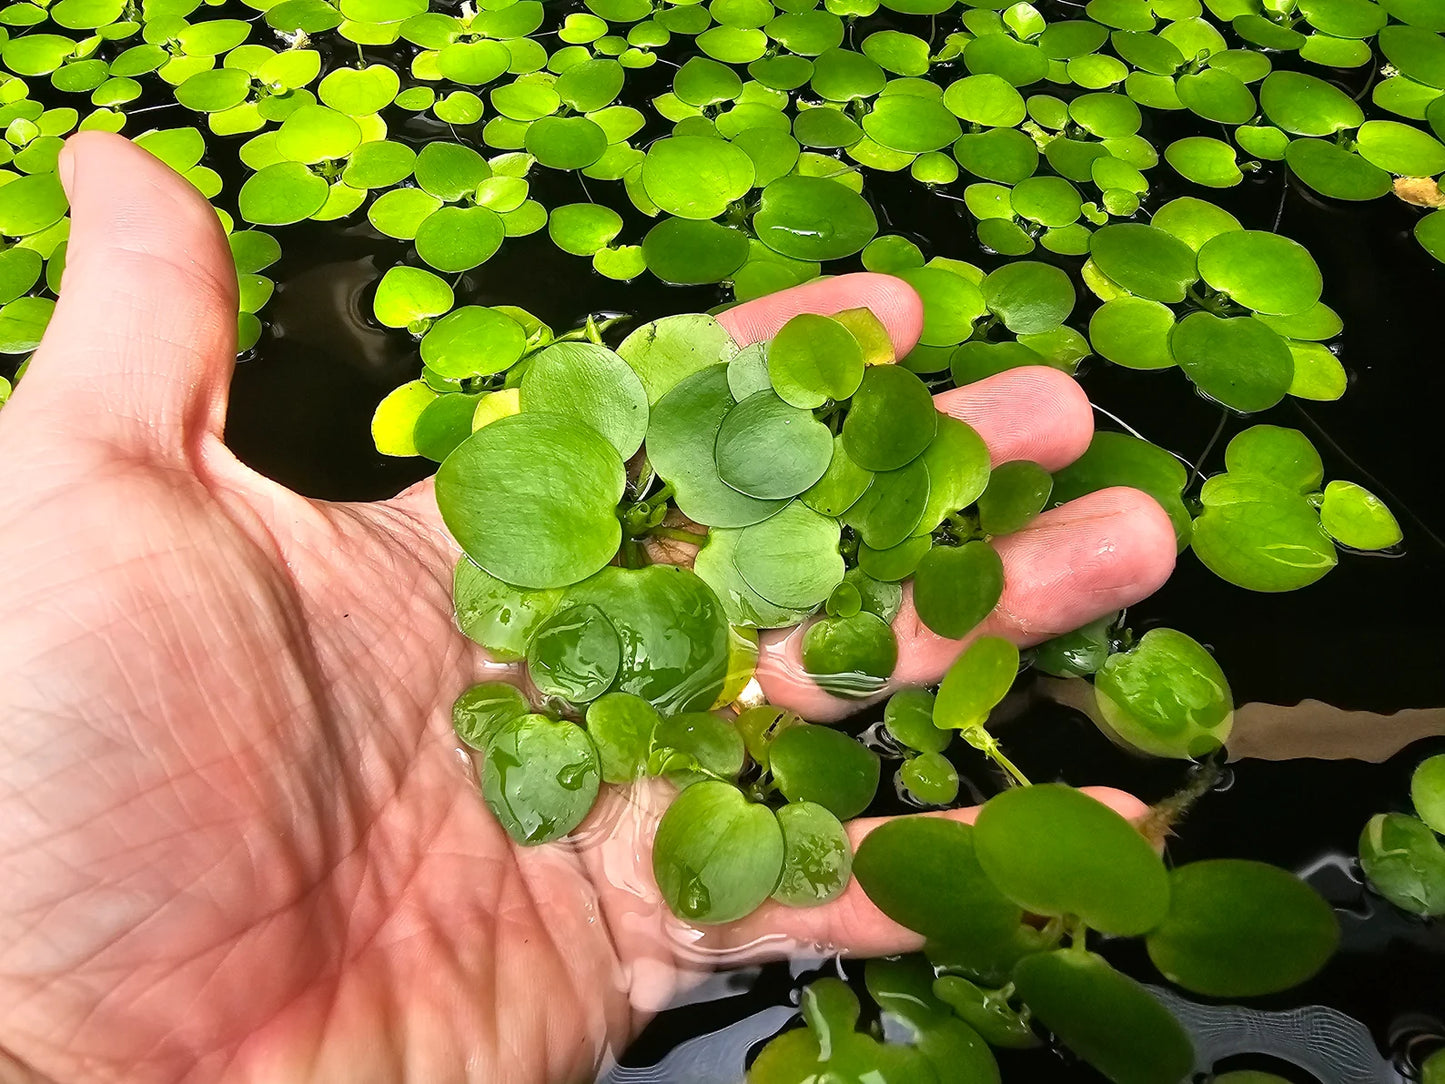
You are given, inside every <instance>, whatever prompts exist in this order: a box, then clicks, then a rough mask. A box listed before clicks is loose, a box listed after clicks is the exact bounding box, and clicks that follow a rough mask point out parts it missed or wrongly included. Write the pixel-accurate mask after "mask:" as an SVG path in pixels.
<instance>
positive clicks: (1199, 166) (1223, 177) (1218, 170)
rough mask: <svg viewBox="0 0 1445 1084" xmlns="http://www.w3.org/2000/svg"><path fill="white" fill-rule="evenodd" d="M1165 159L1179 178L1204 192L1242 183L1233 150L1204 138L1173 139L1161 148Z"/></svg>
mask: <svg viewBox="0 0 1445 1084" xmlns="http://www.w3.org/2000/svg"><path fill="white" fill-rule="evenodd" d="M1164 159H1165V161H1167V162H1168V163H1169V164H1170V165H1171V166H1173V167H1174V168H1175V169H1176V170H1178V172H1179V174H1180V176H1182V177H1185V178H1186V179H1188V180H1191V181H1193V182H1194V183H1195V184H1202V185H1204V186H1205V187H1206V188H1232V187H1233V186H1234V185H1237V184H1238V183H1239V182H1240V181H1241V180H1243V179H1244V174H1243V173H1241V172H1240V169H1239V161H1238V159H1237V158H1236V157H1235V154H1234V148H1233V147H1231V146H1230V145H1229V144H1228V143H1225V142H1223V141H1222V140H1218V139H1210V138H1208V137H1207V136H1190V137H1188V138H1186V139H1176V140H1175V141H1174V142H1173V143H1171V144H1169V146H1168V147H1166V148H1164Z"/></svg>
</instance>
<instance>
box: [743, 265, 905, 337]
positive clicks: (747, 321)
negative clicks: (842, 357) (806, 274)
mask: <svg viewBox="0 0 1445 1084" xmlns="http://www.w3.org/2000/svg"><path fill="white" fill-rule="evenodd" d="M857 308H867V309H870V310H871V311H872V312H873V315H874V316H876V317H878V319H879V320H881V321H882V322H883V326H884V327H886V328H887V329H888V336H889V338H890V339H892V340H893V350H894V352H895V353H896V354H897V355H898V356H899V357H900V358H901V357H903V356H905V355H906V354H907V353H908V352H909V351H910V350H912V349H913V347H914V346H915V345H916V344H917V342H918V336H919V334H920V333H921V332H922V330H923V299H922V298H920V297H919V296H918V292H917V291H916V290H914V289H913V287H911V286H909V285H908V283H906V282H904V281H903V280H902V279H900V278H895V277H894V276H892V275H881V274H878V273H876V272H872V271H858V272H854V273H852V274H848V275H838V276H837V277H835V278H821V279H815V280H813V281H812V282H807V283H804V284H803V285H801V286H794V287H793V288H792V289H790V290H783V291H780V292H779V293H776V294H769V295H768V296H767V297H760V298H756V299H755V300H753V301H746V302H744V303H743V304H741V305H738V306H735V307H734V308H731V309H728V310H727V311H726V312H723V313H721V314H719V316H718V322H719V323H721V324H722V325H723V327H725V328H727V330H728V333H729V334H730V335H732V337H733V338H734V339H735V340H736V341H737V343H738V345H740V346H748V345H749V344H751V343H755V342H761V341H763V340H764V339H771V338H772V337H773V336H774V335H776V334H777V333H778V331H779V329H781V328H782V326H783V325H784V324H786V323H787V322H788V321H789V320H791V319H792V318H793V317H794V316H798V315H799V314H801V313H805V312H810V313H817V314H819V315H821V316H830V315H832V314H833V313H835V312H842V311H843V310H844V309H857Z"/></svg>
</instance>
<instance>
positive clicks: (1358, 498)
mask: <svg viewBox="0 0 1445 1084" xmlns="http://www.w3.org/2000/svg"><path fill="white" fill-rule="evenodd" d="M1320 524H1321V526H1323V527H1324V529H1325V530H1326V531H1328V532H1329V535H1330V537H1331V538H1333V539H1335V541H1337V542H1339V543H1340V544H1341V545H1345V546H1349V547H1350V548H1351V549H1356V550H1383V549H1389V548H1390V547H1391V546H1393V545H1396V544H1397V543H1398V542H1399V541H1400V540H1401V539H1402V538H1404V537H1405V535H1404V533H1403V532H1402V531H1401V530H1400V524H1399V523H1398V522H1397V521H1396V520H1395V517H1394V515H1393V514H1392V513H1391V512H1390V510H1389V509H1388V508H1386V507H1385V502H1384V501H1382V500H1380V498H1379V497H1376V496H1375V495H1374V494H1373V493H1371V492H1370V491H1369V490H1367V489H1365V488H1364V487H1363V486H1357V485H1355V483H1354V482H1341V481H1334V482H1331V483H1330V484H1329V485H1327V486H1325V497H1324V501H1323V503H1322V504H1321V505H1320Z"/></svg>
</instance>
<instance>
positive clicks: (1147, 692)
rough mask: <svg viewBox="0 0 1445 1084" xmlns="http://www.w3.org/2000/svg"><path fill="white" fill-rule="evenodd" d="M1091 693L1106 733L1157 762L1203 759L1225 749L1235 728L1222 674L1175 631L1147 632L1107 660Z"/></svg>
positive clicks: (1209, 657)
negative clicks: (1093, 694)
mask: <svg viewBox="0 0 1445 1084" xmlns="http://www.w3.org/2000/svg"><path fill="white" fill-rule="evenodd" d="M1094 693H1095V696H1096V698H1097V702H1098V705H1099V711H1100V713H1101V714H1102V715H1103V717H1104V721H1105V722H1107V723H1108V724H1109V727H1110V729H1112V730H1113V731H1114V733H1115V734H1116V735H1118V736H1119V737H1120V738H1122V739H1123V740H1124V741H1125V742H1127V743H1128V744H1129V745H1132V746H1134V747H1135V748H1137V749H1141V750H1143V751H1144V752H1146V753H1150V754H1152V755H1154V756H1158V757H1178V758H1180V759H1189V758H1195V757H1202V756H1207V755H1208V754H1210V753H1212V752H1214V751H1215V750H1216V749H1218V748H1219V747H1220V746H1221V745H1223V744H1224V742H1225V740H1226V739H1227V738H1228V737H1229V731H1230V727H1231V725H1232V723H1233V715H1234V700H1233V697H1232V695H1231V693H1230V690H1229V682H1228V680H1227V679H1226V678H1225V676H1224V671H1223V670H1221V669H1220V668H1219V664H1218V663H1217V662H1215V661H1214V656H1212V655H1210V654H1209V652H1207V651H1205V650H1204V648H1203V647H1201V646H1200V645H1199V644H1198V643H1197V642H1196V641H1195V640H1193V639H1191V638H1190V637H1188V636H1185V635H1184V633H1182V632H1175V631H1174V630H1173V629H1150V630H1149V631H1148V632H1146V633H1145V634H1144V636H1143V637H1142V638H1141V639H1140V641H1139V642H1138V643H1137V644H1135V645H1134V646H1133V647H1132V648H1130V649H1129V650H1128V651H1124V652H1119V653H1117V654H1113V655H1110V656H1109V658H1108V659H1107V660H1106V661H1105V662H1104V665H1103V667H1102V669H1100V670H1099V672H1098V675H1097V676H1096V677H1095V679H1094Z"/></svg>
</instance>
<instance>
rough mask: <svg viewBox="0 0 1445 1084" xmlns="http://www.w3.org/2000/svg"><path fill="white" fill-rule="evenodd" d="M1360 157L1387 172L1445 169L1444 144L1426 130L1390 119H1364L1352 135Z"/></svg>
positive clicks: (1421, 173) (1412, 174) (1432, 172)
mask: <svg viewBox="0 0 1445 1084" xmlns="http://www.w3.org/2000/svg"><path fill="white" fill-rule="evenodd" d="M1355 148H1356V150H1358V151H1359V153H1360V157H1361V158H1363V159H1364V160H1365V161H1366V162H1369V163H1370V164H1371V165H1374V166H1379V167H1380V168H1381V169H1383V170H1386V171H1387V172H1389V173H1396V174H1400V175H1402V176H1406V177H1430V176H1434V175H1435V174H1437V173H1441V172H1445V145H1442V144H1441V143H1440V141H1439V140H1438V139H1436V138H1435V137H1434V136H1432V135H1430V134H1429V133H1427V132H1422V131H1420V129H1418V128H1414V127H1411V126H1410V125H1408V124H1401V123H1399V122H1398V121H1393V120H1367V121H1366V122H1365V123H1364V124H1362V125H1360V130H1359V131H1358V132H1357V133H1356V134H1355Z"/></svg>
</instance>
